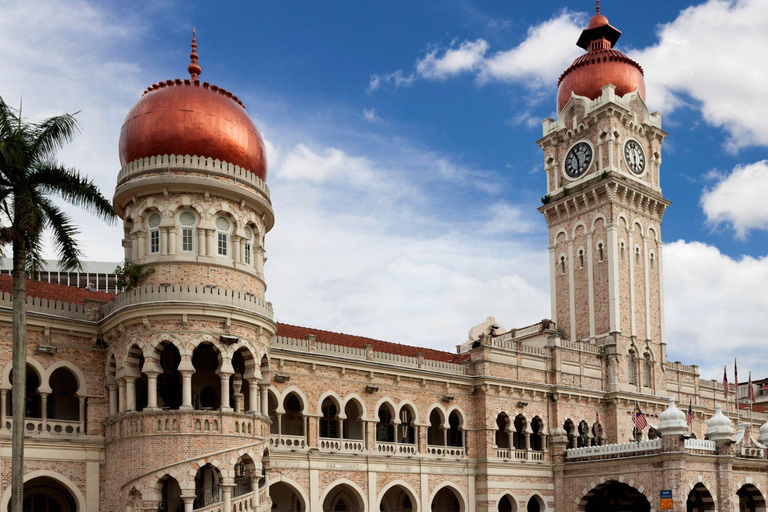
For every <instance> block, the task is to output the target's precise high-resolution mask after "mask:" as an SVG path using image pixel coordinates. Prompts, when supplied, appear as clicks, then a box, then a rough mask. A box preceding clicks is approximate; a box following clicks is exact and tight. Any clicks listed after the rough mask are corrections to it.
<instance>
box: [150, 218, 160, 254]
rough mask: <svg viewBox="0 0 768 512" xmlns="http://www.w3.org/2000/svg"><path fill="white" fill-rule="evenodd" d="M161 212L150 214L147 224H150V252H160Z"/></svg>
mask: <svg viewBox="0 0 768 512" xmlns="http://www.w3.org/2000/svg"><path fill="white" fill-rule="evenodd" d="M160 221H161V219H160V214H158V213H153V214H152V215H150V216H149V220H148V221H147V224H148V225H149V253H150V254H157V253H159V252H160Z"/></svg>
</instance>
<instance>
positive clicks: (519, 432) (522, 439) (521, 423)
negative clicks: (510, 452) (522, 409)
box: [512, 414, 528, 450]
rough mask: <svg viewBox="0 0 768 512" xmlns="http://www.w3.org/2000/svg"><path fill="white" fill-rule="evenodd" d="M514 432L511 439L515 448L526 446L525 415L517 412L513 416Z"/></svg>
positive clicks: (526, 424) (526, 422) (520, 448)
mask: <svg viewBox="0 0 768 512" xmlns="http://www.w3.org/2000/svg"><path fill="white" fill-rule="evenodd" d="M514 426H515V432H514V434H512V441H513V443H514V445H515V449H516V450H525V449H526V448H527V447H528V440H527V439H526V437H527V431H528V428H527V427H528V421H527V420H526V419H525V416H523V415H522V414H518V415H517V416H515V424H514Z"/></svg>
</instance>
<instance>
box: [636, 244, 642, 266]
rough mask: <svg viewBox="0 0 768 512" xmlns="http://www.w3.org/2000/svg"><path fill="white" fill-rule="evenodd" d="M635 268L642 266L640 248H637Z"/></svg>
mask: <svg viewBox="0 0 768 512" xmlns="http://www.w3.org/2000/svg"><path fill="white" fill-rule="evenodd" d="M635 266H636V267H639V266H641V265H640V248H639V247H635Z"/></svg>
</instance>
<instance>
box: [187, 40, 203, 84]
mask: <svg viewBox="0 0 768 512" xmlns="http://www.w3.org/2000/svg"><path fill="white" fill-rule="evenodd" d="M189 59H190V63H189V67H187V71H189V74H190V76H191V77H192V80H197V77H198V76H200V74H201V73H202V72H203V69H202V68H201V67H200V65H199V64H198V63H197V39H196V37H195V27H192V53H190V54H189Z"/></svg>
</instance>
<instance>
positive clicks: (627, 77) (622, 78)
mask: <svg viewBox="0 0 768 512" xmlns="http://www.w3.org/2000/svg"><path fill="white" fill-rule="evenodd" d="M620 35H621V31H619V30H618V29H617V28H615V27H613V26H612V25H611V24H610V23H608V18H606V17H605V16H603V15H602V14H600V7H599V4H598V9H597V14H595V16H593V17H592V19H591V20H590V21H589V26H588V27H587V29H585V30H584V31H583V32H582V33H581V37H579V40H578V42H577V43H576V44H577V45H578V46H580V47H582V48H584V49H585V50H587V53H586V54H585V55H582V56H581V57H579V58H577V59H576V60H575V61H573V64H571V65H570V67H569V68H568V69H566V70H565V72H564V73H563V74H562V75H560V80H559V81H558V82H557V85H558V88H557V110H558V112H559V111H560V109H562V108H563V107H564V106H565V104H566V103H568V100H569V99H570V98H571V93H574V94H577V95H579V96H586V97H588V98H589V99H593V100H594V99H595V98H597V97H599V96H600V95H601V94H602V87H603V86H604V85H607V84H613V85H615V86H616V94H617V95H619V96H624V95H625V94H627V93H630V92H632V91H634V90H635V89H637V90H638V91H639V92H640V97H641V98H643V100H645V79H644V78H643V68H641V67H640V64H638V63H637V62H635V61H633V60H632V59H630V58H629V57H627V56H626V55H624V54H623V53H621V52H620V51H618V50H614V49H612V48H613V45H615V44H616V41H618V39H619V36H620Z"/></svg>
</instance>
